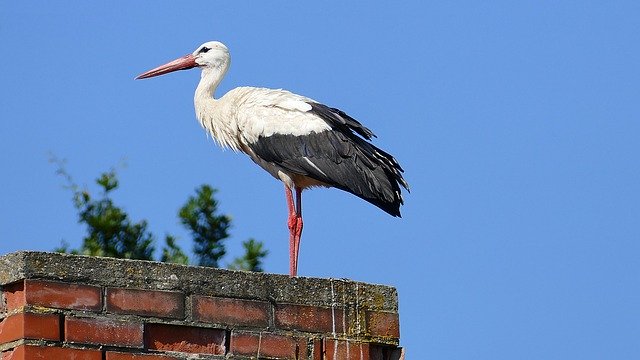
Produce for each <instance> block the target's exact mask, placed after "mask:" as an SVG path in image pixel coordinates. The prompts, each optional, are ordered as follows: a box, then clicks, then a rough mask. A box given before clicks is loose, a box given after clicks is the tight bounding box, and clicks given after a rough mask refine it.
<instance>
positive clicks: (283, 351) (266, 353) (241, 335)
mask: <svg viewBox="0 0 640 360" xmlns="http://www.w3.org/2000/svg"><path fill="white" fill-rule="evenodd" d="M230 347H231V349H230V352H231V354H233V355H245V356H254V357H255V358H262V357H268V358H278V359H306V358H307V357H308V355H307V343H306V340H305V339H300V338H296V337H292V336H284V335H273V334H269V333H246V332H233V333H232V334H231V346H230Z"/></svg>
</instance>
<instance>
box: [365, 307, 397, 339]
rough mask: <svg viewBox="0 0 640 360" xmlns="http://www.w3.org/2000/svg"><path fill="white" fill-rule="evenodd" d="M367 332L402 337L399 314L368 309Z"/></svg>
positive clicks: (375, 334) (374, 334)
mask: <svg viewBox="0 0 640 360" xmlns="http://www.w3.org/2000/svg"><path fill="white" fill-rule="evenodd" d="M366 321H367V332H368V333H369V334H370V335H373V336H381V337H389V338H394V339H399V338H400V321H399V320H398V314H396V313H387V312H381V311H367V314H366Z"/></svg>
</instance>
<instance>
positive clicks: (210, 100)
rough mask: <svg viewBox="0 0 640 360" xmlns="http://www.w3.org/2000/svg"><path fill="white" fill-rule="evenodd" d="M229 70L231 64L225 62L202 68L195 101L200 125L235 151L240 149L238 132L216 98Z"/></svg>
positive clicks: (224, 145) (223, 144)
mask: <svg viewBox="0 0 640 360" xmlns="http://www.w3.org/2000/svg"><path fill="white" fill-rule="evenodd" d="M228 68H229V62H228V61H224V62H220V63H219V64H216V66H207V67H203V68H202V75H201V77H200V83H198V87H197V88H196V93H195V95H194V98H193V101H194V105H195V109H196V117H197V118H198V120H199V121H200V125H202V127H203V128H204V129H205V130H207V132H208V133H209V134H210V135H211V136H212V137H213V138H214V139H215V140H216V141H217V142H218V143H219V144H220V145H221V146H222V147H230V148H232V149H233V150H236V151H237V150H238V149H239V144H238V143H237V140H236V139H237V136H236V135H237V134H235V132H236V131H233V129H234V126H232V124H231V122H233V119H232V118H230V116H229V115H228V114H224V113H223V112H224V106H221V105H222V104H221V103H220V102H219V100H217V99H215V98H214V94H215V91H216V88H217V87H218V85H219V84H220V81H222V78H223V77H224V75H225V74H226V72H227V69H228Z"/></svg>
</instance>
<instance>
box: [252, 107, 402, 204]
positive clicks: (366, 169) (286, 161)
mask: <svg viewBox="0 0 640 360" xmlns="http://www.w3.org/2000/svg"><path fill="white" fill-rule="evenodd" d="M310 105H311V107H312V110H311V112H312V113H313V114H315V115H317V116H318V117H320V118H322V119H323V120H324V121H326V122H327V124H329V125H330V126H331V127H332V129H333V131H323V132H319V133H315V132H312V133H310V134H307V135H290V134H273V135H271V136H267V137H260V138H259V140H258V141H257V142H255V143H253V144H251V145H250V147H251V148H252V150H253V151H254V152H255V153H256V155H258V156H259V157H260V158H261V159H263V160H265V161H267V162H270V163H273V164H276V165H277V166H280V167H282V168H283V169H284V170H286V171H288V172H291V173H295V174H299V175H304V176H308V177H310V178H313V179H316V180H317V181H321V182H323V183H326V184H328V185H331V186H334V187H336V188H339V189H342V190H344V191H347V192H350V193H352V194H354V195H356V196H358V197H360V198H362V199H364V200H366V201H368V202H370V203H372V204H374V205H376V206H378V207H379V208H381V209H382V210H384V211H385V212H387V213H389V214H390V215H393V216H400V205H401V204H402V203H403V200H402V195H401V191H400V186H402V187H404V188H405V189H408V185H407V183H406V181H405V180H404V178H403V177H402V172H403V170H402V168H401V167H400V165H399V164H398V162H397V161H396V160H395V159H394V158H393V156H391V155H390V154H388V153H386V152H384V151H382V150H380V149H379V148H377V147H375V146H374V145H372V144H371V143H369V142H367V141H366V140H364V139H363V138H365V139H371V137H372V136H374V135H373V133H372V132H371V130H369V129H367V128H366V127H364V126H363V125H362V124H360V123H359V122H358V121H356V120H355V119H353V118H351V117H350V116H348V115H347V114H345V113H344V112H342V111H340V110H338V109H333V108H329V107H327V106H325V105H322V104H318V103H310ZM356 134H358V135H360V136H362V137H363V138H361V137H359V136H358V135H356Z"/></svg>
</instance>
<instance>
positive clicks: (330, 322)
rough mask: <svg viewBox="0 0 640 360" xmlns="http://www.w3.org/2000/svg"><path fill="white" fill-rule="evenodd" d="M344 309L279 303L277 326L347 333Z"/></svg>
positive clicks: (276, 315)
mask: <svg viewBox="0 0 640 360" xmlns="http://www.w3.org/2000/svg"><path fill="white" fill-rule="evenodd" d="M342 320H343V309H342V308H341V307H340V308H338V307H336V308H334V309H332V308H323V307H318V306H307V305H292V304H278V305H276V310H275V322H276V326H277V327H279V328H282V329H289V330H292V329H295V330H301V331H309V332H320V333H333V332H334V331H336V332H338V333H339V334H342V333H345V332H346V329H344V328H343V324H344V323H343V321H342Z"/></svg>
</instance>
